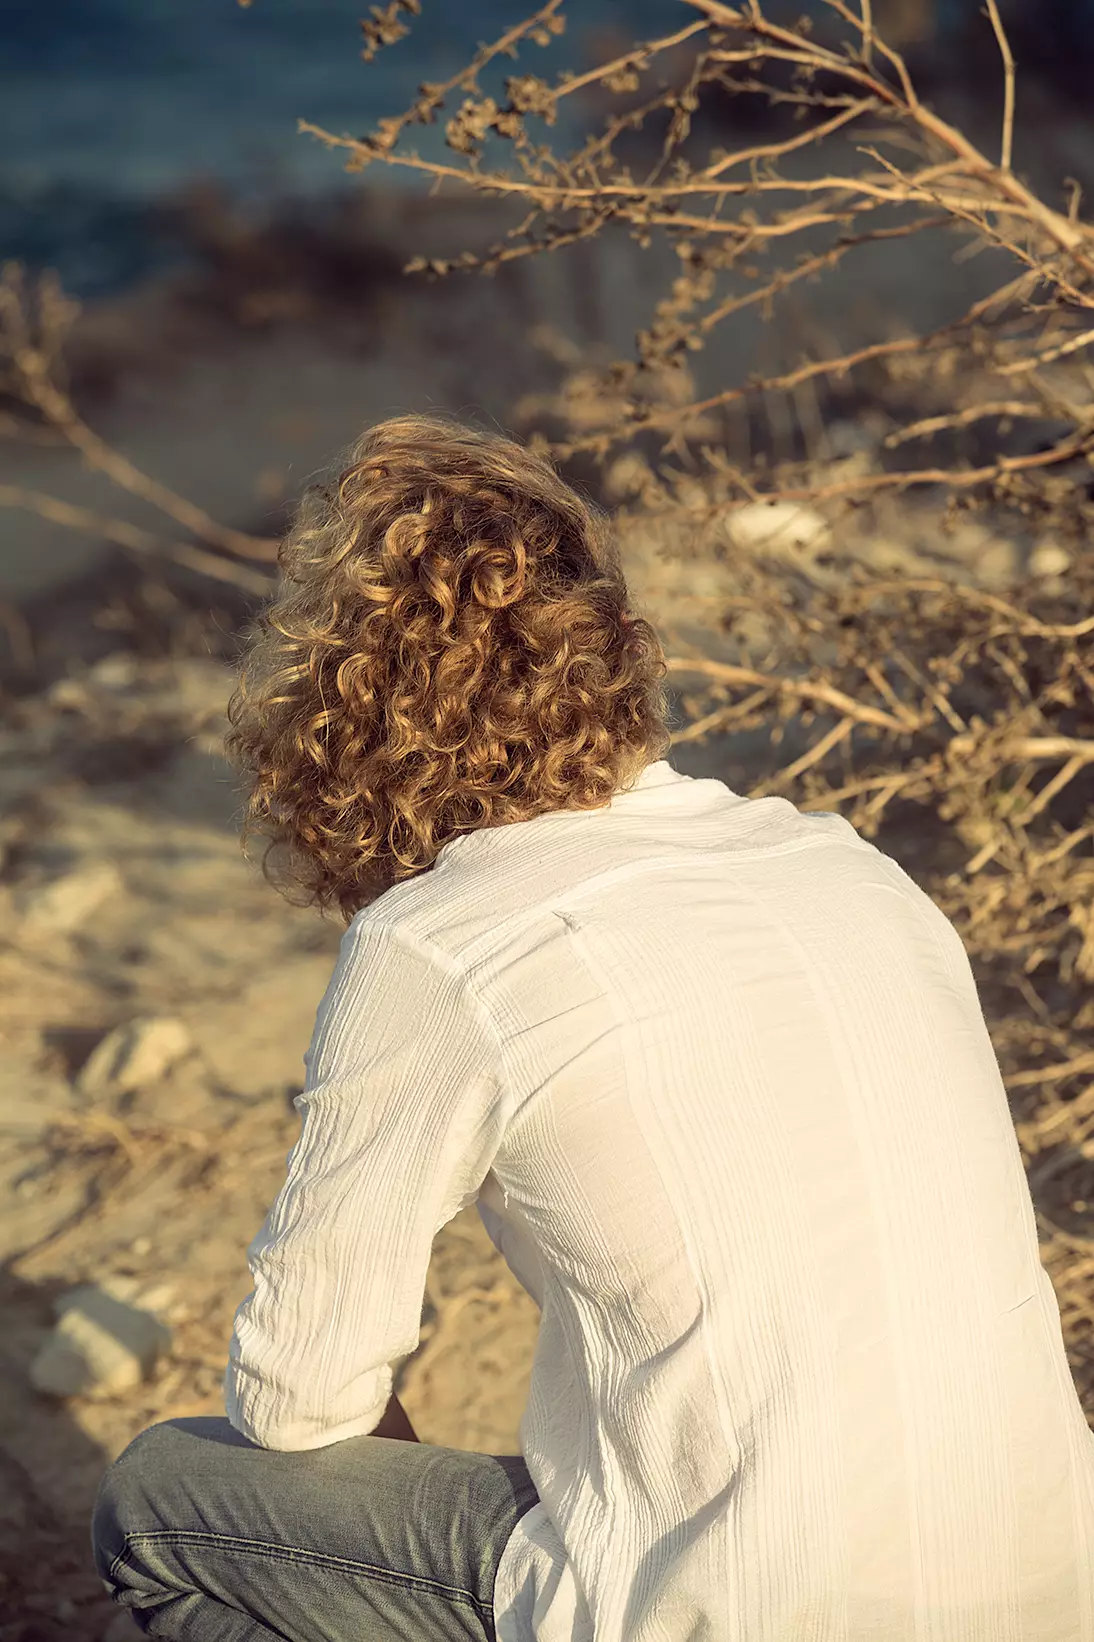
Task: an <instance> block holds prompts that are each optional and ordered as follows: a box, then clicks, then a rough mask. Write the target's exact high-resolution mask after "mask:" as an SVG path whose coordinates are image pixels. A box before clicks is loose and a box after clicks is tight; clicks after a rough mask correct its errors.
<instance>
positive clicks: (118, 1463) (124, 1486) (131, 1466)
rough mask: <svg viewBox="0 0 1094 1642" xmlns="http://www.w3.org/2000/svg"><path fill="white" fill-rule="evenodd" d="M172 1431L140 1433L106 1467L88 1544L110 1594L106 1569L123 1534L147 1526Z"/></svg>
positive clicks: (114, 1558)
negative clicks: (90, 1545) (89, 1543)
mask: <svg viewBox="0 0 1094 1642" xmlns="http://www.w3.org/2000/svg"><path fill="white" fill-rule="evenodd" d="M171 1437H172V1432H171V1428H170V1426H168V1425H167V1424H160V1425H150V1426H149V1427H148V1428H147V1430H145V1431H140V1432H138V1434H137V1435H136V1436H135V1437H134V1438H133V1441H132V1442H131V1443H130V1444H129V1446H128V1447H127V1448H125V1449H123V1450H122V1452H121V1453H120V1454H119V1455H118V1458H117V1459H116V1460H115V1461H114V1463H113V1465H111V1466H110V1467H109V1469H108V1470H107V1472H106V1474H105V1476H104V1477H103V1479H102V1481H101V1483H100V1484H99V1491H98V1494H97V1496H96V1499H95V1506H94V1510H93V1511H92V1516H91V1544H92V1550H93V1552H94V1557H95V1567H96V1569H97V1570H98V1573H99V1577H100V1579H102V1580H103V1582H104V1584H106V1586H107V1588H108V1589H109V1590H110V1591H111V1593H113V1589H114V1586H113V1582H112V1581H111V1579H110V1570H111V1568H112V1567H113V1565H114V1563H115V1562H116V1561H117V1558H118V1557H119V1555H120V1554H121V1552H122V1551H123V1550H124V1549H125V1540H126V1535H127V1534H131V1533H134V1532H137V1531H139V1530H140V1529H141V1528H146V1527H147V1526H149V1517H150V1516H152V1517H154V1516H155V1514H156V1513H155V1508H154V1506H152V1500H153V1499H154V1496H155V1493H156V1491H157V1484H158V1485H159V1487H161V1488H162V1486H163V1483H164V1480H165V1478H166V1476H167V1475H169V1472H170V1465H171V1459H170V1455H169V1452H168V1450H169V1448H170V1445H171Z"/></svg>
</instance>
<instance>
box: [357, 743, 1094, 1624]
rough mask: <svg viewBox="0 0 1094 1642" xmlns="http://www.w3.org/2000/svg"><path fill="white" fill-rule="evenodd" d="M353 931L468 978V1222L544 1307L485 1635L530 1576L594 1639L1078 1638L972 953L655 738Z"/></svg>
mask: <svg viewBox="0 0 1094 1642" xmlns="http://www.w3.org/2000/svg"><path fill="white" fill-rule="evenodd" d="M363 916H365V917H369V916H370V914H363ZM372 916H375V917H377V918H381V919H383V920H384V921H385V922H395V923H397V924H398V925H399V926H400V927H401V928H403V929H404V930H406V931H408V932H409V933H410V935H411V936H413V937H414V938H415V939H420V940H423V941H427V942H429V943H431V944H434V945H436V946H438V947H439V948H440V949H442V950H443V951H444V952H445V953H446V955H447V956H448V958H449V959H450V960H451V961H453V962H455V963H457V964H459V965H460V966H461V968H463V969H464V971H465V972H466V973H467V974H468V976H469V978H470V979H471V980H472V982H473V984H474V987H475V990H476V992H477V994H478V996H479V997H480V999H481V1000H482V1001H483V1003H484V1004H485V1006H486V1008H487V1009H488V1010H489V1013H490V1015H491V1018H492V1020H493V1021H494V1023H495V1027H496V1029H497V1031H498V1034H499V1039H500V1053H501V1056H502V1059H503V1062H504V1064H505V1066H506V1069H507V1077H508V1080H509V1099H510V1107H509V1111H510V1116H509V1120H508V1124H507V1127H506V1131H505V1135H504V1140H503V1143H502V1146H501V1149H500V1152H499V1154H498V1156H497V1158H496V1160H495V1163H494V1166H493V1170H492V1174H491V1176H490V1177H488V1180H487V1183H486V1186H485V1187H484V1189H483V1192H482V1193H481V1194H480V1209H481V1212H482V1215H483V1219H484V1222H485V1224H486V1226H487V1229H488V1230H489V1231H490V1232H491V1234H492V1235H493V1236H494V1238H495V1241H496V1242H497V1243H498V1246H499V1247H500V1248H501V1249H502V1251H503V1252H504V1253H505V1254H506V1255H507V1256H508V1258H509V1259H510V1261H511V1263H512V1265H513V1269H514V1270H515V1271H516V1273H517V1275H518V1276H519V1277H520V1278H521V1280H522V1281H523V1282H524V1283H525V1285H526V1286H527V1287H528V1288H529V1290H530V1291H531V1292H532V1293H533V1295H534V1297H535V1298H536V1300H537V1302H538V1303H539V1304H540V1306H541V1307H542V1313H543V1316H542V1325H541V1337H540V1341H539V1345H538V1350H537V1355H536V1360H535V1368H534V1373H533V1379H532V1385H531V1392H530V1397H529V1402H528V1408H527V1412H526V1414H525V1417H524V1421H523V1424H522V1427H521V1439H522V1451H523V1454H524V1457H525V1460H526V1462H527V1464H528V1467H529V1470H530V1472H531V1474H532V1477H533V1479H534V1480H535V1482H536V1485H537V1488H538V1490H539V1493H540V1497H541V1500H542V1502H543V1504H542V1507H541V1508H540V1509H539V1510H537V1511H535V1512H533V1513H531V1514H530V1515H529V1517H527V1518H526V1519H524V1522H523V1523H522V1525H521V1528H520V1529H519V1530H518V1532H517V1534H516V1535H515V1536H514V1540H513V1543H512V1544H511V1546H510V1548H509V1551H508V1554H507V1557H506V1560H505V1562H503V1565H502V1568H501V1570H500V1573H499V1591H498V1594H497V1598H496V1622H497V1624H498V1634H499V1637H501V1638H502V1639H503V1642H504V1639H505V1637H506V1636H507V1635H509V1634H512V1635H521V1634H527V1632H526V1630H525V1631H522V1630H521V1629H520V1625H521V1623H525V1624H526V1623H527V1620H526V1619H523V1618H522V1617H521V1616H524V1615H530V1614H531V1613H532V1611H533V1609H534V1608H535V1602H536V1598H534V1597H533V1595H532V1591H533V1589H535V1590H536V1591H538V1593H539V1597H538V1601H539V1610H538V1612H539V1628H538V1629H537V1631H536V1634H537V1636H539V1635H543V1636H554V1635H555V1634H556V1633H557V1634H558V1635H565V1636H566V1637H569V1636H571V1634H577V1635H585V1634H588V1635H590V1636H595V1638H596V1642H653V1639H654V1638H656V1639H657V1642H685V1639H692V1642H699V1639H701V1638H708V1639H711V1642H714V1639H726V1642H729V1639H730V1638H732V1639H733V1642H822V1639H824V1642H913V1639H916V1642H918V1639H920V1638H928V1637H929V1638H932V1639H934V1638H938V1639H939V1642H974V1639H975V1642H980V1639H981V1638H982V1639H983V1642H1090V1639H1091V1638H1094V1432H1091V1431H1090V1430H1089V1428H1088V1427H1087V1425H1086V1422H1085V1420H1084V1417H1083V1414H1082V1410H1081V1407H1080V1405H1079V1401H1078V1397H1077V1395H1076V1392H1075V1388H1074V1385H1073V1383H1072V1380H1071V1377H1070V1372H1069V1369H1068V1365H1067V1361H1066V1357H1065V1354H1064V1347H1063V1341H1062V1336H1061V1329H1060V1318H1059V1312H1058V1310H1057V1306H1056V1301H1055V1297H1054V1294H1053V1290H1052V1287H1051V1284H1050V1282H1049V1279H1048V1277H1047V1275H1046V1273H1045V1271H1044V1269H1043V1268H1042V1266H1041V1265H1040V1263H1039V1259H1038V1245H1037V1237H1036V1231H1035V1225H1034V1218H1033V1212H1032V1206H1031V1202H1030V1196H1029V1191H1028V1187H1027V1184H1026V1179H1025V1175H1024V1171H1023V1168H1022V1163H1021V1157H1020V1154H1019V1151H1018V1146H1017V1141H1016V1137H1015V1133H1014V1128H1013V1124H1012V1121H1011V1117H1010V1113H1009V1111H1008V1107H1007V1100H1006V1095H1005V1091H1004V1088H1003V1084H1002V1081H1001V1078H1000V1075H999V1070H998V1066H997V1063H996V1059H995V1056H994V1053H993V1050H992V1046H991V1043H990V1040H989V1037H988V1034H987V1030H986V1027H985V1024H984V1020H983V1015H982V1013H981V1008H980V1003H979V1000H978V997H977V992H976V987H975V984H974V981H973V977H972V974H971V971H970V968H969V964H968V960H967V958H966V955H965V952H964V949H963V946H962V943H961V941H960V939H959V937H958V935H957V934H956V932H955V931H954V929H953V927H952V925H951V924H950V923H949V921H948V920H947V919H946V918H945V917H944V915H943V914H942V913H941V912H940V911H939V910H938V909H937V907H935V905H934V903H933V902H932V901H931V900H930V899H929V898H928V897H927V896H926V895H925V894H923V892H922V891H920V890H919V889H918V888H917V887H916V886H915V885H914V884H913V883H912V881H911V880H910V879H909V878H908V877H907V876H906V875H905V874H904V873H903V872H902V870H901V869H900V868H899V867H898V866H897V865H896V864H895V862H893V861H892V860H890V859H889V858H888V857H887V856H886V855H884V854H883V853H882V852H881V851H879V850H877V849H876V848H874V846H873V845H871V844H869V843H867V842H866V841H864V840H863V839H861V838H859V837H858V835H857V834H856V833H855V832H854V830H853V829H852V828H851V827H850V826H849V824H848V823H847V822H845V821H844V820H842V819H841V818H839V817H837V816H834V815H827V814H807V813H799V812H798V811H797V810H796V809H795V807H794V806H793V805H792V804H790V803H788V802H787V801H786V800H784V799H782V798H767V799H762V800H757V801H754V802H753V801H749V800H746V799H742V798H740V797H738V796H737V795H735V794H733V793H731V792H730V791H729V790H728V789H727V788H726V787H725V786H724V785H723V784H722V783H721V782H718V781H713V780H698V781H697V780H692V779H690V778H688V777H686V776H682V775H680V774H678V773H677V772H676V771H674V770H673V769H672V768H671V766H670V765H668V764H667V763H665V762H663V761H662V762H659V763H655V764H653V765H652V766H651V767H650V768H649V769H647V770H646V772H645V773H644V775H643V776H641V777H640V778H639V781H638V784H637V785H636V786H635V787H634V788H633V789H632V790H631V791H630V792H625V793H622V794H620V795H618V796H617V797H616V798H615V799H614V800H613V802H612V804H611V806H610V807H609V808H607V809H604V810H599V811H595V812H592V813H586V814H581V813H576V812H570V813H555V814H551V815H547V816H543V817H539V818H537V819H535V820H532V821H529V822H527V823H525V824H523V825H521V826H516V827H502V828H496V829H491V830H488V831H484V832H480V833H478V834H473V835H470V836H468V837H465V838H462V839H460V840H458V841H454V842H453V843H451V844H450V845H449V846H448V847H447V848H446V849H445V850H443V851H442V853H441V858H440V860H439V862H438V864H437V867H436V869H435V871H434V873H432V874H430V875H429V877H428V878H426V879H423V880H421V881H419V882H417V883H414V884H411V885H407V886H404V887H401V888H397V889H395V890H393V891H392V892H391V894H390V895H388V896H385V897H384V898H383V900H382V902H381V903H380V904H379V905H378V906H377V908H376V909H375V913H374V914H373V915H372ZM552 1532H557V1535H558V1539H559V1542H560V1543H559V1544H558V1545H552ZM543 1533H546V1536H547V1537H546V1540H544V1541H543V1544H542V1546H541V1547H539V1548H537V1546H536V1544H535V1543H534V1541H535V1539H536V1536H537V1534H538V1535H540V1536H542V1534H543ZM563 1551H564V1552H565V1557H566V1561H567V1565H568V1566H567V1570H566V1573H565V1575H564V1577H563V1578H562V1581H561V1583H557V1582H558V1578H559V1574H560V1571H561V1565H562V1552H563ZM526 1563H527V1564H529V1566H530V1569H531V1581H530V1583H526V1581H525V1575H524V1572H522V1570H523V1569H524V1566H525V1564H526ZM556 1584H557V1589H555V1594H554V1598H553V1605H552V1601H551V1599H550V1597H547V1598H545V1596H544V1592H545V1591H550V1590H551V1589H552V1588H553V1587H555V1586H556ZM518 1588H519V1591H520V1593H521V1594H520V1595H519V1596H517V1595H515V1594H512V1595H511V1594H510V1593H516V1592H517V1591H518ZM577 1591H580V1592H582V1593H584V1597H583V1598H578V1597H576V1592H577ZM507 1602H511V1603H512V1605H513V1612H512V1615H511V1616H510V1618H509V1620H508V1623H509V1624H512V1625H514V1626H516V1627H517V1628H516V1629H513V1630H512V1631H510V1630H508V1629H507V1619H506V1604H507ZM586 1604H587V1611H585V1612H582V1610H583V1609H586ZM575 1612H577V1613H579V1614H580V1619H579V1626H578V1629H577V1630H576V1631H574V1630H572V1629H571V1626H572V1616H573V1614H574V1613H575ZM590 1621H591V1628H590V1629H588V1631H587V1632H586V1631H585V1630H582V1629H581V1628H580V1625H581V1623H582V1622H583V1623H584V1624H585V1625H586V1626H589V1623H590Z"/></svg>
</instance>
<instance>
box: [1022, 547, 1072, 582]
mask: <svg viewBox="0 0 1094 1642" xmlns="http://www.w3.org/2000/svg"><path fill="white" fill-rule="evenodd" d="M1070 569H1071V554H1070V553H1069V552H1068V551H1067V549H1066V548H1065V547H1061V546H1060V544H1059V542H1053V541H1046V542H1038V544H1037V546H1036V547H1035V548H1034V549H1033V552H1032V553H1031V554H1030V556H1029V570H1030V575H1031V576H1062V575H1063V573H1064V571H1065V570H1070Z"/></svg>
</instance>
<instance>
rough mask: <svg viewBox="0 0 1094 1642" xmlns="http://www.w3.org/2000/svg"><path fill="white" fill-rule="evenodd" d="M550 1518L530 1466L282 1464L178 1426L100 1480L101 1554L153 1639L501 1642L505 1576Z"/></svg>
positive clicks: (356, 1452)
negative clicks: (523, 1527)
mask: <svg viewBox="0 0 1094 1642" xmlns="http://www.w3.org/2000/svg"><path fill="white" fill-rule="evenodd" d="M537 1500H538V1495H537V1493H536V1490H535V1487H534V1486H533V1484H532V1480H531V1478H530V1477H529V1475H528V1471H527V1468H526V1467H525V1464H524V1461H523V1460H522V1459H520V1458H519V1457H516V1458H514V1457H509V1456H500V1457H498V1456H492V1455H489V1454H473V1453H465V1452H463V1451H462V1450H460V1449H455V1448H440V1447H435V1446H432V1445H431V1444H428V1443H413V1442H398V1441H395V1440H394V1439H392V1438H388V1437H371V1436H369V1437H351V1438H349V1439H347V1440H346V1441H345V1442H340V1443H333V1444H331V1446H330V1447H328V1448H318V1449H312V1450H310V1451H309V1452H307V1453H291V1454H286V1453H279V1452H275V1451H273V1450H270V1449H264V1448H259V1447H257V1446H256V1445H255V1444H254V1443H252V1442H249V1441H248V1440H247V1438H246V1437H243V1436H241V1435H240V1434H239V1432H237V1431H236V1430H234V1428H233V1427H232V1426H231V1425H229V1423H228V1421H227V1420H226V1419H217V1418H214V1417H211V1416H210V1417H207V1418H195V1419H178V1420H166V1421H164V1422H163V1423H162V1424H160V1425H153V1426H150V1427H149V1428H148V1430H147V1431H142V1432H141V1433H140V1435H139V1436H137V1437H136V1438H135V1439H134V1440H133V1442H131V1443H130V1445H129V1447H128V1448H127V1449H126V1450H125V1452H124V1453H123V1454H122V1455H121V1456H120V1457H119V1458H118V1459H117V1460H116V1461H115V1462H114V1464H113V1465H112V1466H111V1467H110V1469H109V1471H108V1472H107V1473H106V1476H105V1477H104V1478H103V1481H102V1484H101V1486H100V1489H99V1495H98V1499H97V1501H96V1504H95V1513H94V1518H93V1523H92V1545H93V1549H94V1555H95V1565H96V1567H97V1569H98V1571H99V1575H100V1578H101V1579H102V1581H103V1583H104V1585H105V1586H106V1589H107V1590H108V1592H109V1593H110V1595H111V1596H112V1597H113V1598H114V1600H115V1601H116V1602H117V1603H118V1604H119V1605H120V1606H122V1607H123V1608H128V1609H130V1610H131V1611H132V1615H133V1618H134V1620H135V1621H136V1623H137V1625H138V1626H139V1627H140V1629H141V1630H143V1631H144V1632H145V1634H146V1635H148V1636H159V1637H170V1638H178V1639H179V1642H265V1639H267V1638H270V1639H276V1642H373V1639H375V1642H388V1639H389V1638H390V1639H392V1642H396V1639H397V1642H411V1639H413V1642H425V1639H434V1638H435V1639H436V1642H450V1639H456V1638H459V1639H460V1642H467V1639H468V1638H471V1639H473V1642H483V1638H486V1639H487V1642H494V1639H495V1632H494V1605H493V1595H494V1578H495V1575H496V1573H497V1568H498V1563H499V1562H500V1560H501V1555H502V1552H503V1551H504V1549H505V1545H506V1541H507V1540H508V1538H509V1535H510V1534H511V1533H512V1530H513V1528H514V1526H515V1525H516V1523H517V1522H518V1521H519V1519H520V1518H521V1517H522V1516H523V1515H524V1513H525V1512H526V1511H528V1510H530V1509H531V1508H532V1506H533V1505H535V1504H536V1503H537Z"/></svg>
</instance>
